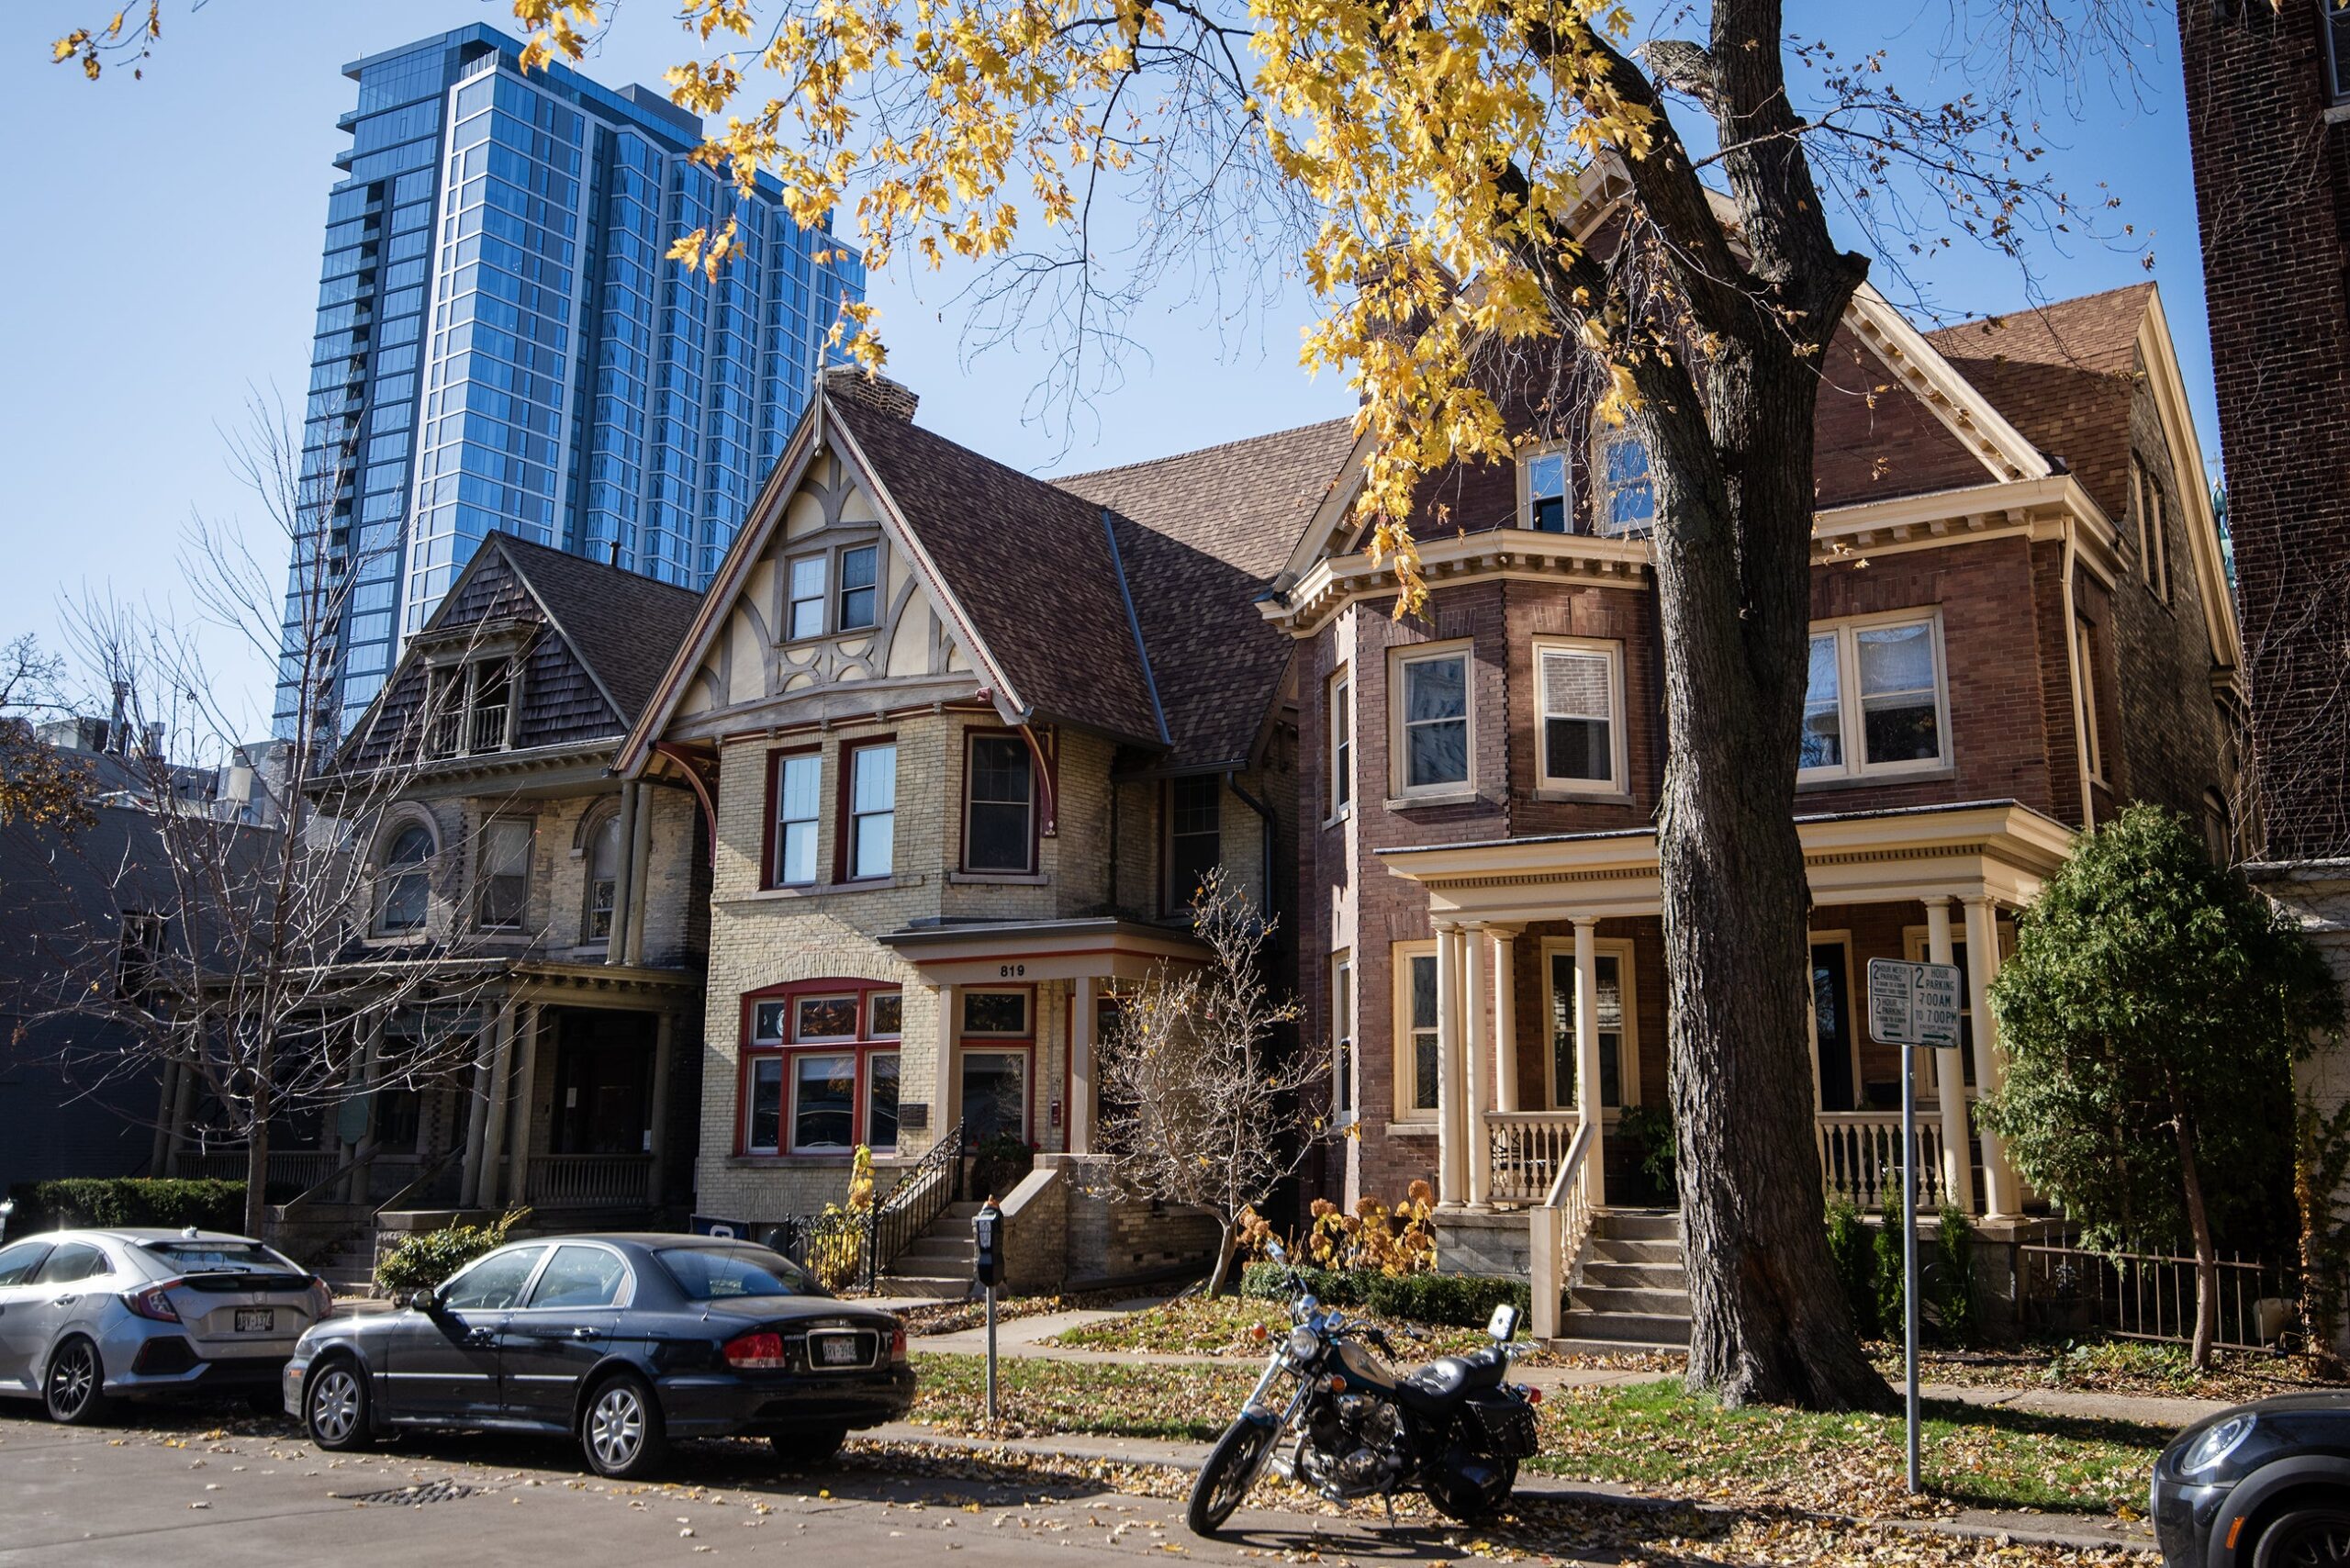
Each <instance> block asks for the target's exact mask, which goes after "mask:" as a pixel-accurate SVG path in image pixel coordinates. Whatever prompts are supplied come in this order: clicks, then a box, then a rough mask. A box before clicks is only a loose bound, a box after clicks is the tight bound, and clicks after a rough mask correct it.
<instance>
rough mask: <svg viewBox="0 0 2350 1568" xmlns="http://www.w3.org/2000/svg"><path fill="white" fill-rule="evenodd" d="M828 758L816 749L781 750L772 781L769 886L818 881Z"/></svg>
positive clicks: (780, 886)
mask: <svg viewBox="0 0 2350 1568" xmlns="http://www.w3.org/2000/svg"><path fill="white" fill-rule="evenodd" d="M823 776H824V759H823V756H822V754H821V753H818V752H812V751H801V752H785V753H780V754H778V756H777V757H776V759H775V777H774V778H773V779H772V780H771V781H770V783H769V788H770V789H771V790H773V792H774V795H773V798H774V802H775V827H774V836H773V838H772V839H771V841H770V842H769V845H768V856H769V859H768V865H767V886H768V887H771V888H804V887H810V886H812V885H813V884H814V882H815V880H816V818H817V813H818V812H819V811H821V810H822V806H821V804H820V802H819V796H820V795H821V794H822V788H823Z"/></svg>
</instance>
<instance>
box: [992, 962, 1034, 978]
mask: <svg viewBox="0 0 2350 1568" xmlns="http://www.w3.org/2000/svg"><path fill="white" fill-rule="evenodd" d="M995 972H996V978H998V979H999V980H1018V979H1019V978H1020V977H1021V976H1022V975H1024V974H1026V973H1027V972H1028V966H1027V965H1025V964H998V965H997V966H996V970H995Z"/></svg>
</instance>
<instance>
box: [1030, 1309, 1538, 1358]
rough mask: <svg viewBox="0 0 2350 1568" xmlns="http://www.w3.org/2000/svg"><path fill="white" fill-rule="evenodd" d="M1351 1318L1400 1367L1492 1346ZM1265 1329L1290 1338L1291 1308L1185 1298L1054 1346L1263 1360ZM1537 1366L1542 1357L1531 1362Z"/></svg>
mask: <svg viewBox="0 0 2350 1568" xmlns="http://www.w3.org/2000/svg"><path fill="white" fill-rule="evenodd" d="M1347 1316H1348V1317H1349V1318H1352V1319H1355V1320H1356V1321H1359V1322H1362V1323H1368V1324H1372V1325H1375V1326H1376V1327H1382V1328H1384V1329H1386V1330H1387V1331H1388V1332H1389V1333H1391V1334H1393V1335H1394V1336H1395V1356H1396V1359H1397V1360H1398V1361H1428V1360H1431V1359H1433V1358H1435V1357H1437V1356H1451V1355H1461V1354H1465V1353H1466V1352H1468V1351H1470V1350H1479V1349H1482V1348H1483V1347H1484V1346H1486V1345H1490V1344H1492V1343H1493V1341H1492V1340H1491V1339H1489V1338H1486V1336H1485V1333H1484V1330H1483V1329H1481V1328H1449V1327H1442V1326H1440V1325H1439V1326H1436V1327H1426V1328H1423V1329H1422V1330H1421V1331H1422V1332H1423V1333H1425V1334H1426V1335H1427V1339H1426V1340H1425V1341H1415V1340H1412V1339H1409V1338H1405V1337H1404V1325H1402V1324H1400V1323H1395V1322H1392V1321H1390V1320H1388V1319H1385V1318H1380V1317H1373V1316H1371V1315H1370V1314H1368V1313H1357V1312H1353V1311H1351V1310H1349V1311H1348V1313H1347ZM1259 1327H1262V1328H1263V1329H1264V1330H1265V1332H1266V1333H1267V1334H1268V1335H1269V1336H1270V1335H1281V1334H1286V1333H1288V1332H1289V1328H1290V1318H1289V1306H1288V1305H1287V1304H1286V1303H1283V1302H1277V1301H1258V1300H1255V1299H1253V1298H1250V1297H1248V1296H1214V1297H1210V1296H1181V1297H1179V1298H1177V1299H1176V1300H1174V1301H1170V1302H1166V1303H1164V1304H1162V1305H1158V1306H1153V1307H1146V1308H1144V1309H1143V1310H1141V1311H1139V1312H1129V1313H1126V1314H1125V1315H1124V1316H1118V1317H1112V1318H1104V1319H1103V1320H1102V1321H1101V1322H1099V1323H1089V1324H1086V1325H1084V1326H1083V1327H1077V1328H1070V1329H1066V1330H1064V1331H1063V1332H1062V1333H1061V1334H1060V1335H1059V1336H1058V1337H1057V1338H1055V1339H1054V1341H1053V1343H1055V1344H1057V1345H1068V1346H1071V1347H1074V1348H1076V1349H1079V1350H1147V1351H1154V1352H1157V1353H1159V1354H1163V1355H1183V1356H1237V1357H1246V1358H1251V1359H1259V1360H1261V1359H1262V1358H1263V1357H1264V1355H1265V1354H1266V1352H1267V1350H1268V1346H1267V1345H1266V1343H1265V1341H1264V1340H1262V1339H1259V1338H1256V1337H1255V1332H1254V1331H1255V1330H1256V1329H1257V1328H1259ZM1528 1360H1529V1361H1533V1362H1535V1363H1536V1364H1539V1361H1540V1357H1539V1353H1538V1354H1537V1355H1536V1356H1533V1357H1529V1358H1528Z"/></svg>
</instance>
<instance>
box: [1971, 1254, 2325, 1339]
mask: <svg viewBox="0 0 2350 1568" xmlns="http://www.w3.org/2000/svg"><path fill="white" fill-rule="evenodd" d="M2016 1254H2017V1257H2016V1266H2017V1275H2016V1306H2017V1311H2018V1314H2019V1316H2020V1318H2021V1320H2022V1322H2023V1325H2024V1327H2027V1328H2036V1329H2040V1330H2042V1331H2046V1332H2054V1333H2064V1332H2071V1331H2075V1330H2082V1329H2101V1330H2103V1331H2104V1332H2106V1333H2109V1334H2112V1335H2116V1336H2118V1337H2120V1338H2124V1339H2151V1340H2158V1341H2162V1342H2165V1343H2170V1344H2179V1345H2184V1344H2188V1343H2191V1342H2192V1341H2193V1340H2194V1338H2195V1260H2194V1259H2192V1258H2177V1257H2171V1256H2168V1255H2165V1254H2162V1253H2154V1252H2093V1251H2090V1250H2088V1249H2086V1248H2080V1247H2071V1246H2065V1245H2062V1244H2051V1243H2040V1242H2026V1243H2023V1244H2022V1245H2020V1246H2019V1247H2018V1248H2017V1249H2016ZM2219 1272H2220V1281H2219V1291H2218V1295H2219V1330H2218V1333H2217V1335H2216V1336H2215V1338H2214V1343H2216V1344H2218V1345H2220V1346H2221V1347H2224V1348H2226V1349H2229V1350H2262V1349H2265V1348H2266V1347H2267V1346H2269V1345H2271V1344H2274V1343H2275V1342H2276V1340H2277V1336H2278V1335H2279V1334H2281V1333H2282V1332H2283V1331H2284V1330H2285V1329H2286V1328H2287V1327H2290V1326H2291V1323H2292V1321H2293V1311H2292V1308H2293V1305H2294V1304H2295V1302H2296V1301H2297V1300H2298V1297H2299V1282H2298V1281H2297V1280H2296V1279H2295V1278H2294V1277H2293V1275H2292V1274H2291V1273H2290V1271H2288V1270H2287V1269H2285V1268H2284V1267H2283V1266H2281V1265H2279V1264H2275V1263H2265V1262H2260V1261H2257V1260H2249V1259H2244V1258H2241V1257H2228V1258H2222V1259H2221V1260H2220V1264H2219Z"/></svg>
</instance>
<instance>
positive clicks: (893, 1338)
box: [890, 1323, 906, 1361]
mask: <svg viewBox="0 0 2350 1568" xmlns="http://www.w3.org/2000/svg"><path fill="white" fill-rule="evenodd" d="M905 1359H906V1326H905V1325H904V1324H902V1323H901V1324H899V1325H898V1326H897V1327H895V1328H893V1329H891V1330H890V1360H891V1361H904V1360H905Z"/></svg>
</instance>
